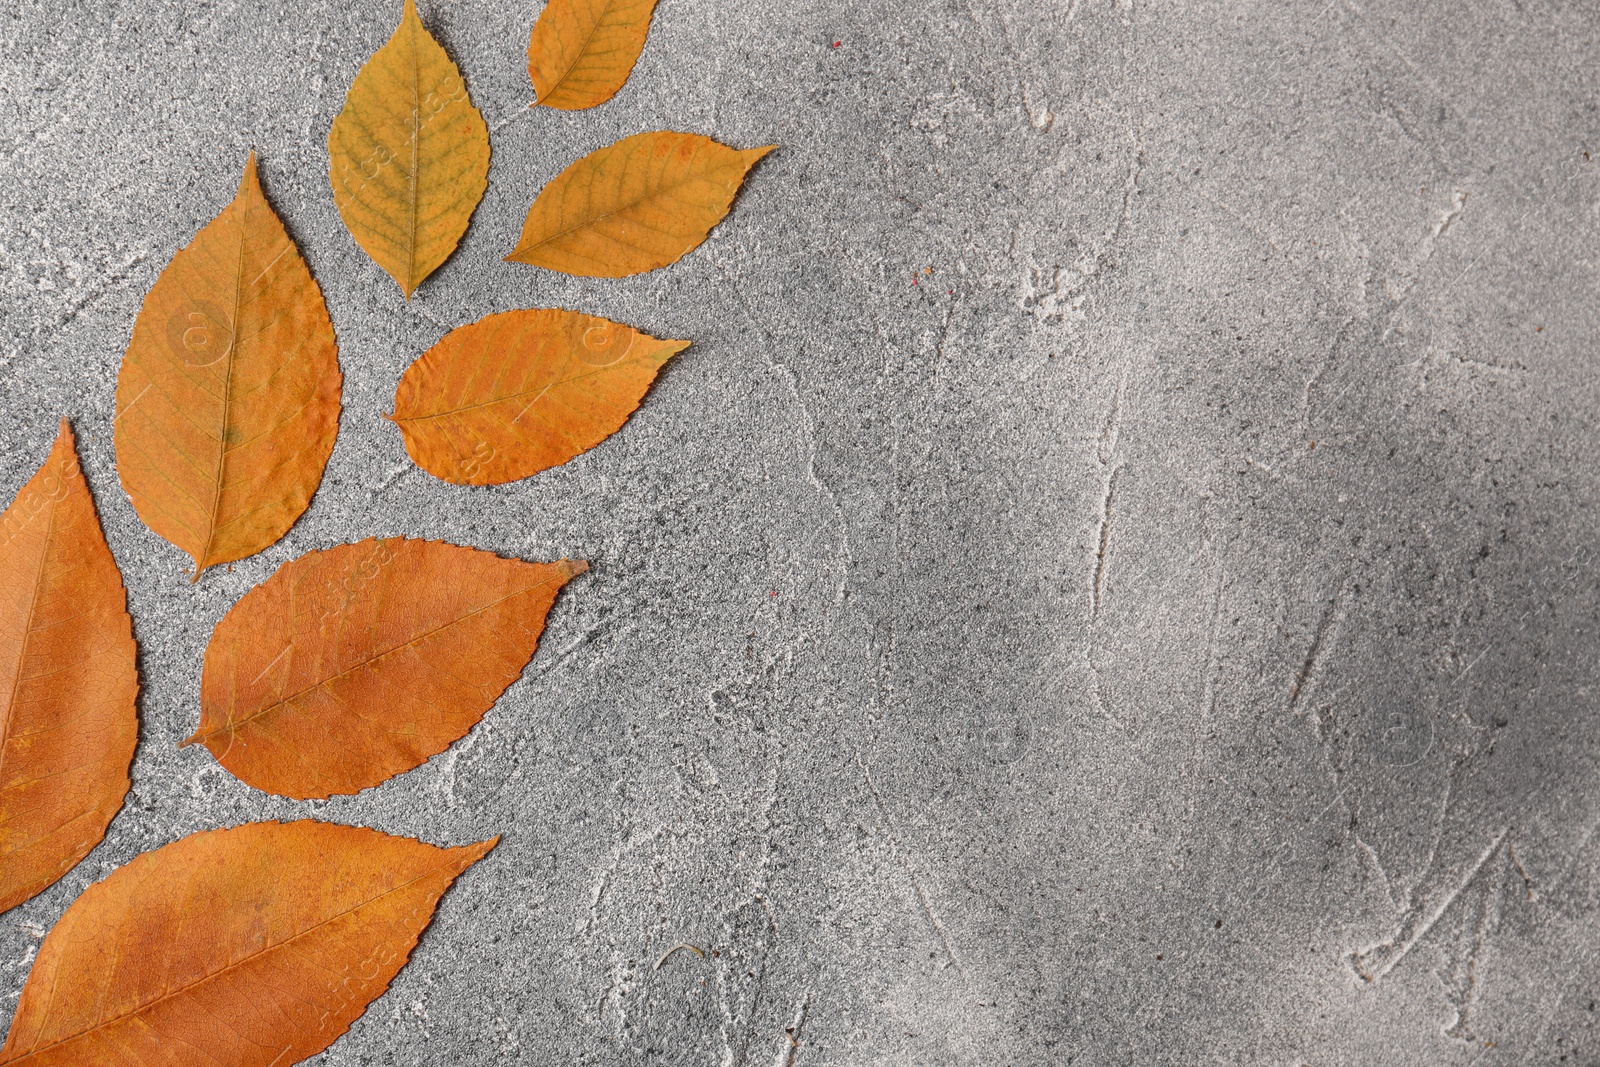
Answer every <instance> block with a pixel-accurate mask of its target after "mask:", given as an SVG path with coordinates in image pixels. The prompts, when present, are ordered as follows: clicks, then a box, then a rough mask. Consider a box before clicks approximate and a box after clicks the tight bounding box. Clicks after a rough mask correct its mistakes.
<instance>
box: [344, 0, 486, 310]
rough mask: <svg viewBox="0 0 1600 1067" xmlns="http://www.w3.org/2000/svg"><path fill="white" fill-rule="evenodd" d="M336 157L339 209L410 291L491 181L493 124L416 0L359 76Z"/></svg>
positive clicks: (456, 235)
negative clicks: (420, 13)
mask: <svg viewBox="0 0 1600 1067" xmlns="http://www.w3.org/2000/svg"><path fill="white" fill-rule="evenodd" d="M328 162H329V168H330V170H329V177H330V179H331V180H332V182H333V202H334V204H335V205H336V206H337V207H338V208H339V217H340V218H342V219H344V224H345V226H346V227H348V228H349V230H350V235H351V236H352V237H354V238H355V239H356V243H357V244H359V245H360V246H361V247H362V249H363V250H364V251H365V252H366V253H367V255H369V256H371V257H372V259H373V262H375V263H377V264H378V266H380V267H382V268H383V269H384V270H386V271H388V272H389V276H390V277H392V278H393V279H394V280H395V281H396V282H397V283H398V284H399V286H400V291H401V292H402V293H404V294H405V297H406V299H407V300H410V299H411V294H412V293H414V292H416V289H417V286H418V285H421V284H422V280H423V279H424V278H426V277H427V276H428V275H430V274H432V273H433V272H434V271H435V270H437V269H438V267H439V265H440V264H441V263H443V262H444V261H445V260H447V259H449V258H450V253H451V252H453V251H455V247H456V245H457V243H459V242H460V240H461V235H462V234H464V233H466V231H467V223H468V222H469V221H470V220H471V219H472V212H473V210H474V209H476V208H477V206H478V201H480V200H482V199H483V192H484V190H485V189H487V188H488V186H489V127H488V126H487V125H485V124H484V121H483V116H482V115H481V114H479V112H478V109H477V108H476V107H474V106H473V104H472V99H471V98H470V97H469V96H468V95H467V84H466V82H464V81H462V80H461V71H460V70H458V69H457V68H456V65H455V64H454V63H453V62H451V60H450V56H449V55H448V54H446V52H445V50H444V49H443V48H441V47H440V46H439V42H438V41H435V40H434V39H433V37H432V36H431V35H430V34H429V33H428V31H427V29H425V28H424V27H423V25H422V20H421V19H419V18H417V8H416V5H415V4H413V3H412V0H405V10H404V11H403V12H402V13H401V16H400V25H399V27H398V28H397V29H396V30H395V31H394V36H392V37H390V38H389V43H388V44H385V45H384V46H383V47H382V48H380V49H378V50H377V51H376V52H375V53H373V55H372V58H371V59H369V60H367V64H366V66H364V67H362V68H361V70H360V72H359V73H358V74H357V75H356V78H355V81H354V82H352V83H351V85H350V92H349V93H348V94H347V95H346V96H345V98H344V110H342V111H340V112H339V116H338V117H337V118H335V119H334V120H333V128H332V129H331V130H329V131H328Z"/></svg>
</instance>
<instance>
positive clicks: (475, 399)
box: [394, 310, 689, 485]
mask: <svg viewBox="0 0 1600 1067" xmlns="http://www.w3.org/2000/svg"><path fill="white" fill-rule="evenodd" d="M687 347H689V342H688V341H660V340H657V339H656V338H654V337H651V336H650V335H649V334H645V333H640V332H639V331H638V330H635V329H633V328H632V327H630V326H623V325H621V324H619V323H615V322H608V321H607V320H605V319H601V318H595V317H594V316H592V315H582V314H579V313H578V312H576V311H560V310H555V311H546V310H533V311H506V312H502V313H500V314H498V315H490V316H488V317H487V318H484V319H480V320H479V321H477V322H474V323H472V324H471V325H470V326H462V327H459V328H458V329H454V330H451V331H450V332H449V333H447V334H445V335H444V338H443V339H442V340H441V341H440V342H439V343H438V344H436V345H434V346H433V347H432V348H430V349H428V351H427V352H425V353H423V355H422V357H421V358H420V359H418V360H417V361H416V362H415V363H413V364H411V366H410V367H409V368H407V370H406V372H405V374H404V375H402V376H401V378H400V387H399V389H398V390H396V392H395V398H394V421H395V422H396V423H398V424H399V426H400V432H401V433H402V434H403V435H404V436H405V442H406V451H407V452H409V453H411V458H412V459H413V460H415V461H416V463H417V465H418V466H419V467H421V468H422V469H423V470H425V471H427V472H428V473H430V474H432V475H434V476H435V477H437V478H443V479H444V480H445V481H447V482H455V483H457V484H459V485H493V484H497V483H499V482H509V481H514V480H516V479H518V478H526V477H528V476H529V475H530V474H537V473H538V472H539V471H542V470H545V469H546V468H549V467H554V466H557V465H558V464H561V463H565V462H566V461H567V460H569V459H571V458H572V457H573V456H576V455H577V454H578V453H580V452H583V451H586V450H588V449H590V448H593V447H594V446H595V445H597V444H599V443H600V442H601V441H603V440H605V439H606V438H607V437H610V436H611V435H612V434H614V433H616V432H617V430H618V429H620V428H621V426H622V424H623V423H624V422H627V421H628V416H629V415H631V414H632V413H633V411H634V410H635V409H636V408H637V407H638V406H639V401H640V400H641V399H643V397H644V394H645V391H646V390H648V389H649V388H650V383H651V382H653V381H655V377H656V374H657V373H659V372H660V370H661V367H662V365H663V364H665V363H666V361H667V360H669V359H671V358H672V357H673V356H674V355H676V354H677V353H679V352H681V351H683V350H684V349H685V348H687Z"/></svg>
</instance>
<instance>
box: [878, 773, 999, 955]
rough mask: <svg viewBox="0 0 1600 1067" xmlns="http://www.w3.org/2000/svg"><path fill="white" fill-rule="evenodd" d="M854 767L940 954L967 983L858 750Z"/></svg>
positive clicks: (943, 927)
mask: <svg viewBox="0 0 1600 1067" xmlns="http://www.w3.org/2000/svg"><path fill="white" fill-rule="evenodd" d="M856 766H857V767H859V768H861V774H862V777H864V778H865V779H866V781H867V789H868V790H869V791H870V792H871V793H872V799H873V801H874V802H875V803H876V804H877V806H878V812H879V813H880V814H881V815H882V816H883V820H884V824H885V825H886V826H887V827H888V829H889V843H890V845H892V846H893V848H894V853H895V858H896V859H897V860H899V861H900V865H901V866H902V867H904V868H905V872H906V876H907V877H908V878H909V879H910V881H911V888H912V889H913V891H915V893H916V895H917V902H918V903H919V904H921V905H922V913H923V914H924V915H925V916H927V919H928V924H929V925H930V926H932V927H933V932H934V934H935V935H936V936H937V937H938V938H939V943H940V944H941V945H943V946H944V954H945V956H946V958H948V959H949V961H950V965H951V966H953V967H954V968H955V969H956V970H957V971H958V972H960V974H961V976H962V978H963V979H966V980H967V982H968V984H969V985H970V984H971V980H970V979H968V978H967V971H966V968H965V967H964V966H962V964H961V958H960V957H959V956H957V955H956V950H955V946H954V945H953V944H951V942H950V935H949V933H948V932H947V931H946V930H945V926H944V923H943V922H941V921H940V919H939V916H938V913H937V912H935V911H934V910H933V903H932V902H931V901H930V900H929V899H928V892H927V890H926V889H924V888H923V887H922V880H921V879H920V878H918V877H917V870H916V866H915V865H914V864H913V863H912V862H911V856H910V854H909V853H908V852H907V851H906V848H905V846H904V844H902V842H901V838H900V827H899V825H898V824H897V823H896V822H895V818H894V816H893V815H891V814H890V813H889V808H888V806H887V805H886V804H884V802H883V794H882V793H881V792H879V791H878V783H877V782H875V781H873V779H872V771H870V770H869V769H868V768H867V765H866V763H864V762H863V761H862V759H861V753H859V752H857V753H856Z"/></svg>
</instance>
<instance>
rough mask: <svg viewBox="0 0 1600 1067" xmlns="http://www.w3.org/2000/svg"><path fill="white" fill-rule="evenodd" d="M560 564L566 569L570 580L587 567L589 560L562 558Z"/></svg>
mask: <svg viewBox="0 0 1600 1067" xmlns="http://www.w3.org/2000/svg"><path fill="white" fill-rule="evenodd" d="M561 566H562V569H563V570H564V571H566V575H567V579H568V580H569V581H570V580H571V579H573V578H576V577H577V576H578V575H580V574H583V573H584V572H585V571H587V570H588V569H589V561H588V560H586V559H564V560H562V561H561Z"/></svg>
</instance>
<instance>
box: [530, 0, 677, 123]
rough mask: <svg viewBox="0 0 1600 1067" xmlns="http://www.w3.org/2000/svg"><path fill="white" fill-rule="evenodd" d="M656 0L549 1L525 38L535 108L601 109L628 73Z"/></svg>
mask: <svg viewBox="0 0 1600 1067" xmlns="http://www.w3.org/2000/svg"><path fill="white" fill-rule="evenodd" d="M655 9H656V0H550V2H549V3H547V4H545V6H544V10H543V11H542V12H540V13H539V21H538V22H536V23H534V26H533V35H532V36H531V37H530V38H529V39H528V76H529V77H531V78H532V79H533V88H534V91H535V92H536V93H537V96H538V101H539V103H541V104H543V105H544V106H545V107H554V108H560V109H561V110H563V111H573V110H576V109H578V108H585V107H594V106H595V105H596V104H603V103H605V102H606V101H607V100H610V99H611V98H612V97H613V96H615V95H616V93H617V90H618V89H620V88H622V85H623V83H624V82H626V81H627V80H628V75H629V74H631V73H633V65H634V64H635V63H637V62H638V61H639V53H640V52H642V51H643V50H644V39H645V37H646V36H648V35H649V33H650V16H651V14H652V13H653V12H654V11H655Z"/></svg>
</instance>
